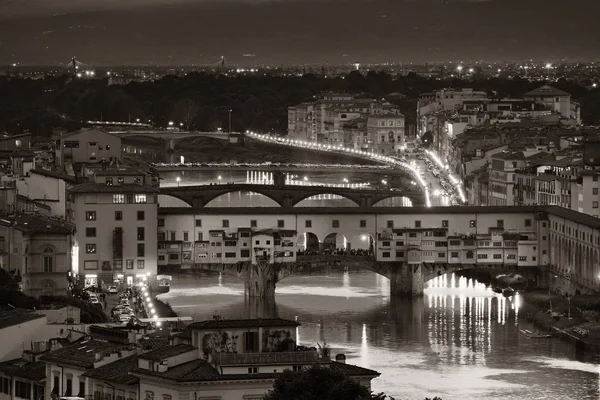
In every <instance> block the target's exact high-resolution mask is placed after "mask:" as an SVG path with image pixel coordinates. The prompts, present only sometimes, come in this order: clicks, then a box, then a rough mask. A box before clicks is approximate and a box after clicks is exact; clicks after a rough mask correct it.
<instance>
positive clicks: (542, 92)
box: [524, 85, 571, 97]
mask: <svg viewBox="0 0 600 400" xmlns="http://www.w3.org/2000/svg"><path fill="white" fill-rule="evenodd" d="M524 96H525V97H540V96H548V97H553V96H571V95H570V94H569V93H567V92H563V91H562V90H559V89H556V88H555V87H552V86H550V85H544V86H541V87H539V88H537V89H534V90H532V91H531V92H527V93H525V95H524Z"/></svg>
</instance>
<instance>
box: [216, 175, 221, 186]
mask: <svg viewBox="0 0 600 400" xmlns="http://www.w3.org/2000/svg"><path fill="white" fill-rule="evenodd" d="M217 179H218V180H219V185H220V184H221V175H219V176H218V177H217Z"/></svg>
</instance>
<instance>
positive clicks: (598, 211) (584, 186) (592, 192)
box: [571, 170, 600, 218]
mask: <svg viewBox="0 0 600 400" xmlns="http://www.w3.org/2000/svg"><path fill="white" fill-rule="evenodd" d="M598 177H600V171H599V170H585V171H582V172H581V173H580V174H579V177H578V179H577V180H574V181H573V182H571V202H572V203H571V208H572V209H573V210H575V211H579V212H581V213H584V214H588V215H591V216H593V217H594V218H598V216H600V207H599V204H600V194H599V193H600V182H599V180H598Z"/></svg>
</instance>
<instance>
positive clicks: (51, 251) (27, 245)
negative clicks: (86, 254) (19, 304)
mask: <svg viewBox="0 0 600 400" xmlns="http://www.w3.org/2000/svg"><path fill="white" fill-rule="evenodd" d="M74 233H75V227H74V226H73V225H71V224H69V223H67V222H66V221H65V220H64V219H59V218H48V217H41V216H38V215H30V214H15V215H10V216H9V215H6V216H3V217H1V218H0V249H1V250H0V252H1V254H2V256H1V257H0V260H1V265H2V268H3V269H6V270H9V271H11V272H12V273H13V275H15V276H16V277H18V279H19V280H20V282H21V287H22V290H23V292H24V293H26V294H28V295H30V296H34V297H38V296H40V295H66V294H67V292H68V291H69V289H70V287H71V285H72V280H71V278H72V276H73V261H74V254H73V235H74Z"/></svg>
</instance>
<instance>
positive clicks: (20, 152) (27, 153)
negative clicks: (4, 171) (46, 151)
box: [11, 147, 35, 157]
mask: <svg viewBox="0 0 600 400" xmlns="http://www.w3.org/2000/svg"><path fill="white" fill-rule="evenodd" d="M11 157H35V154H34V153H33V151H31V150H27V149H24V148H22V147H19V148H17V149H15V151H13V152H12V154H11Z"/></svg>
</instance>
